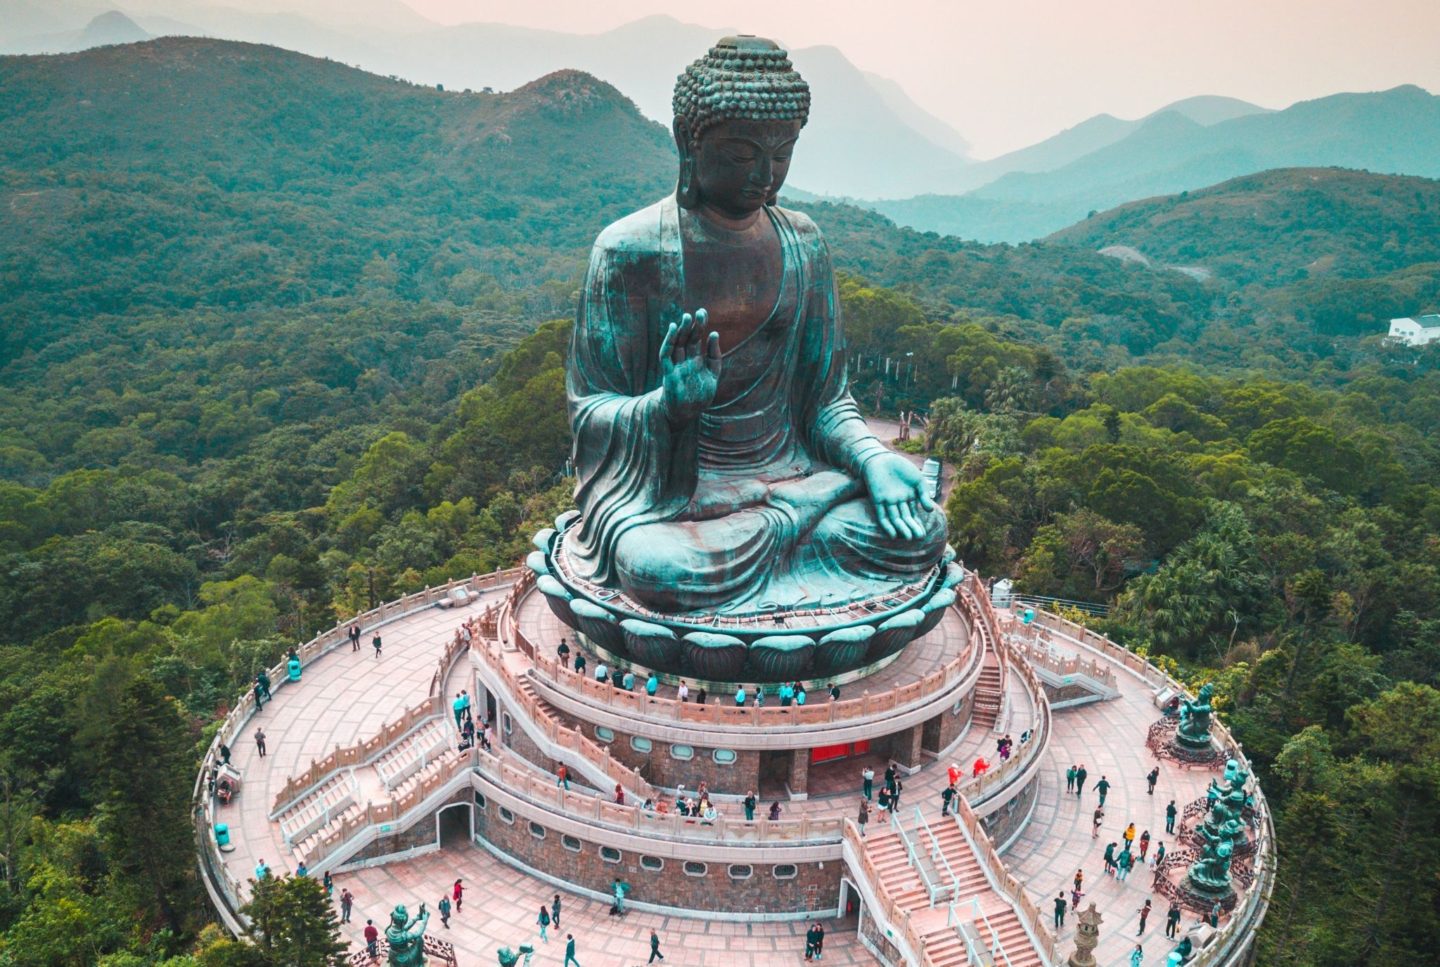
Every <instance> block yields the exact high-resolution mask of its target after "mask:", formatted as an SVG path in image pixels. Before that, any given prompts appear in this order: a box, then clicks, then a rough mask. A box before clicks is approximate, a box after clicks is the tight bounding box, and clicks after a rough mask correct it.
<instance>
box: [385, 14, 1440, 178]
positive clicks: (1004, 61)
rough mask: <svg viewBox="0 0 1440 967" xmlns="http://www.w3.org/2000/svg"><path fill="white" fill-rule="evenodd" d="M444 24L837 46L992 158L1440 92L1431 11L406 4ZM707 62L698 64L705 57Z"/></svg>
mask: <svg viewBox="0 0 1440 967" xmlns="http://www.w3.org/2000/svg"><path fill="white" fill-rule="evenodd" d="M404 2H406V3H408V4H409V5H410V6H412V7H414V8H415V9H416V10H418V11H419V12H420V13H422V14H424V15H425V16H427V17H429V18H430V19H432V20H437V21H440V22H442V23H460V22H463V21H487V22H498V23H509V24H516V25H521V26H529V27H543V28H547V29H552V30H565V31H570V32H574V33H596V32H600V31H604V30H608V29H610V28H612V27H615V26H618V25H620V24H622V23H626V22H628V21H631V20H635V19H638V18H640V17H644V16H648V15H650V14H656V13H665V14H670V15H672V16H674V17H676V18H677V19H679V20H683V21H686V22H688V23H695V24H701V25H704V26H711V27H716V28H724V27H737V28H739V29H740V30H742V31H744V32H746V33H758V34H762V35H766V36H771V37H775V38H777V39H780V40H783V41H784V42H785V43H786V44H789V45H791V46H796V47H808V46H811V45H814V44H831V45H834V46H836V47H838V48H840V49H841V50H842V51H844V53H845V55H846V56H847V57H849V58H850V60H851V61H853V62H854V63H855V64H857V65H859V66H860V67H862V68H864V69H866V70H870V71H874V72H876V73H878V74H883V75H885V76H887V77H890V78H892V79H894V80H896V81H898V82H899V83H900V84H901V85H902V86H903V87H904V88H905V89H906V91H908V92H909V94H910V96H911V97H912V98H914V99H915V101H916V102H917V103H919V104H920V105H921V106H922V107H924V108H926V109H927V110H929V111H930V112H931V113H933V114H935V115H936V116H937V117H940V118H942V119H944V120H945V121H947V122H949V123H950V124H951V125H952V126H954V127H955V128H956V129H957V130H959V131H960V133H961V134H963V135H965V137H967V138H968V139H969V140H970V142H971V143H972V144H973V145H974V155H975V156H976V157H980V158H984V157H991V156H993V155H996V154H1000V153H1003V152H1005V151H1008V150H1010V149H1012V148H1018V147H1023V146H1024V145H1026V144H1030V143H1032V142H1034V141H1037V140H1040V139H1041V138H1045V137H1048V136H1049V135H1051V134H1054V133H1055V132H1056V131H1058V130H1060V129H1061V128H1065V127H1069V126H1070V125H1073V124H1075V123H1076V122H1078V121H1082V120H1084V119H1085V118H1087V117H1089V116H1091V115H1093V114H1099V113H1101V112H1109V113H1111V114H1115V115H1118V116H1120V117H1126V118H1133V117H1139V116H1141V115H1143V114H1147V113H1149V112H1150V111H1152V110H1154V109H1155V108H1157V107H1160V106H1161V105H1164V104H1167V103H1169V102H1171V101H1175V100H1179V99H1180V98H1183V97H1189V96H1191V95H1195V94H1226V95H1230V96H1232V97H1240V98H1244V99H1246V100H1249V101H1253V102H1255V103H1257V104H1261V105H1263V106H1265V107H1285V106H1287V105H1289V104H1291V103H1293V102H1294V101H1297V100H1304V99H1306V98H1311V97H1318V96H1322V95H1325V94H1333V93H1335V92H1337V91H1363V90H1383V89H1385V88H1389V87H1395V86H1397V85H1399V84H1407V83H1408V84H1419V85H1420V86H1422V87H1424V88H1426V89H1427V90H1430V91H1431V92H1440V56H1437V55H1436V47H1435V45H1436V41H1437V40H1440V2H1437V0H1309V2H1301V0H1204V2H1200V0H990V2H979V0H767V2H758V0H726V2H724V3H714V4H683V5H682V4H674V3H668V4H667V3H663V2H660V0H608V2H604V3H598V2H596V0H526V2H523V3H522V2H518V0H404ZM697 54H698V52H697Z"/></svg>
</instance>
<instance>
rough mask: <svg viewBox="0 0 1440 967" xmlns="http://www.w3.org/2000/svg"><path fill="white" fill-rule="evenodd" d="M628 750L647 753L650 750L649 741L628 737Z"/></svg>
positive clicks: (637, 737)
mask: <svg viewBox="0 0 1440 967" xmlns="http://www.w3.org/2000/svg"><path fill="white" fill-rule="evenodd" d="M630 748H632V749H634V750H635V751H636V752H649V751H650V749H651V745H650V740H649V739H646V738H642V737H641V736H638V735H632V736H631V737H630Z"/></svg>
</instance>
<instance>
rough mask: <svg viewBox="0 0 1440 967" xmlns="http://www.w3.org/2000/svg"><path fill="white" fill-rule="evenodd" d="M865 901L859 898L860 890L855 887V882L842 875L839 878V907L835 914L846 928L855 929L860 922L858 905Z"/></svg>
mask: <svg viewBox="0 0 1440 967" xmlns="http://www.w3.org/2000/svg"><path fill="white" fill-rule="evenodd" d="M864 902H865V901H864V900H862V899H860V891H859V890H857V889H855V884H854V883H851V882H850V881H849V880H848V879H845V878H844V877H841V878H840V908H839V910H837V911H836V914H835V915H836V916H837V917H838V918H839V919H840V922H841V923H842V924H844V926H845V928H846V929H856V928H858V926H859V923H860V906H861V904H863V903H864Z"/></svg>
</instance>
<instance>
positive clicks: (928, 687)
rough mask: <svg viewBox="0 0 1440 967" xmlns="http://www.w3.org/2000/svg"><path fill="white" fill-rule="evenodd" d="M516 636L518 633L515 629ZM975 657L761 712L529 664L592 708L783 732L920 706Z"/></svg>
mask: <svg viewBox="0 0 1440 967" xmlns="http://www.w3.org/2000/svg"><path fill="white" fill-rule="evenodd" d="M516 632H517V634H518V632H519V629H518V628H517V629H516ZM530 650H531V651H533V650H534V649H533V648H532V649H530ZM977 654H978V653H977V652H975V650H974V649H973V648H967V649H966V650H965V652H964V653H962V654H960V655H957V656H955V657H954V658H953V659H951V660H950V661H948V662H946V663H945V665H944V666H943V667H941V668H937V669H936V670H935V671H933V672H931V673H930V674H928V675H926V676H925V677H923V678H921V679H919V680H917V681H913V682H910V683H908V684H906V685H902V686H900V687H898V688H895V689H892V690H891V691H888V692H885V693H883V694H880V695H872V694H870V693H869V692H862V694H861V695H860V696H859V697H857V698H848V699H845V698H842V699H839V700H837V701H833V702H832V701H828V700H826V699H828V695H826V693H825V692H824V691H823V690H821V691H817V693H816V696H817V699H816V701H813V702H809V703H807V704H805V705H789V706H780V705H765V706H761V707H760V708H755V707H754V706H753V705H744V706H737V705H736V704H735V703H734V702H733V701H729V702H727V701H726V699H727V698H728V696H723V695H722V696H719V698H720V701H719V702H717V703H706V704H704V705H701V704H699V703H698V702H682V701H679V700H678V699H674V698H666V697H662V696H658V695H656V696H650V695H647V694H645V692H644V691H643V689H642V690H639V691H634V692H630V691H626V690H624V689H622V688H616V687H615V686H614V685H612V684H606V683H603V682H597V681H596V680H595V679H593V678H590V677H589V676H587V675H584V674H582V673H580V672H577V671H575V670H574V669H573V668H572V667H570V666H569V665H567V664H564V663H562V662H560V661H559V660H558V659H557V658H554V657H546V656H544V655H540V654H536V655H535V656H534V659H533V661H534V667H535V674H536V675H537V676H538V677H540V678H542V679H544V680H545V681H546V682H548V683H550V684H551V685H553V686H554V687H556V688H557V689H560V690H562V691H564V692H566V693H568V694H570V695H573V696H575V697H577V698H579V699H581V700H583V701H585V702H587V703H588V704H590V705H593V706H600V707H603V708H609V709H613V710H615V711H618V712H624V713H627V714H628V715H631V716H635V717H640V718H646V719H651V720H654V721H656V722H660V723H667V724H668V723H679V724H682V725H695V726H701V727H706V726H732V727H741V728H754V729H784V728H794V727H795V726H805V725H833V724H842V723H854V722H860V721H863V720H865V719H872V718H876V717H879V716H884V715H891V714H893V713H895V712H898V711H902V710H904V709H907V708H910V707H912V706H916V705H920V704H923V703H924V702H926V701H928V700H929V699H931V698H933V697H934V696H936V695H938V694H941V693H943V692H945V691H947V690H949V689H950V687H951V686H953V685H954V684H955V683H956V682H957V681H960V680H962V679H963V678H964V677H965V676H966V673H967V672H968V671H970V670H971V665H972V663H973V661H974V660H975V658H976V657H977Z"/></svg>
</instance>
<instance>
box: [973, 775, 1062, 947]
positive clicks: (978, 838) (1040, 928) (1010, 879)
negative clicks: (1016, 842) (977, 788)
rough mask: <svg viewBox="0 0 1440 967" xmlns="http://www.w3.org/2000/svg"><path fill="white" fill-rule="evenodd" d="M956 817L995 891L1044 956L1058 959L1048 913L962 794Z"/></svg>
mask: <svg viewBox="0 0 1440 967" xmlns="http://www.w3.org/2000/svg"><path fill="white" fill-rule="evenodd" d="M953 815H954V817H955V821H956V822H957V823H959V824H960V825H961V826H962V827H964V829H965V832H966V833H967V834H968V835H969V837H970V841H971V842H972V843H973V844H974V845H975V857H976V859H978V860H979V861H980V865H981V867H982V868H983V869H984V870H985V873H986V875H987V876H988V877H989V879H990V883H991V886H992V887H993V888H994V889H995V891H996V892H997V893H999V894H1001V895H1002V896H1004V897H1005V898H1006V899H1007V900H1009V901H1010V904H1011V905H1012V906H1013V907H1014V908H1015V911H1016V913H1018V914H1019V915H1020V922H1021V923H1023V924H1024V925H1025V929H1026V930H1028V931H1029V932H1030V936H1031V938H1032V939H1034V941H1035V946H1036V948H1037V949H1038V950H1039V951H1040V952H1041V954H1043V955H1044V956H1045V959H1046V961H1047V962H1048V963H1054V962H1055V955H1056V944H1057V941H1056V938H1055V935H1054V934H1053V933H1052V932H1051V931H1050V929H1049V928H1048V927H1047V926H1046V925H1045V917H1044V915H1043V914H1042V913H1041V912H1040V909H1039V908H1038V907H1036V906H1035V903H1034V902H1033V901H1032V900H1031V899H1030V895H1029V894H1028V893H1027V892H1026V890H1025V884H1024V883H1022V882H1021V881H1020V880H1019V879H1017V878H1016V877H1015V876H1014V875H1013V874H1012V873H1011V872H1010V871H1009V869H1007V868H1006V866H1005V862H1004V861H1003V860H1002V859H1000V852H999V850H997V849H996V848H995V844H994V842H993V841H992V840H991V839H990V834H989V833H987V832H986V831H985V826H984V824H983V823H981V821H980V817H979V816H977V815H976V813H975V810H974V808H973V807H972V806H971V805H970V803H969V802H968V801H967V800H966V797H964V796H959V797H957V798H956V800H955V812H954V814H953Z"/></svg>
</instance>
